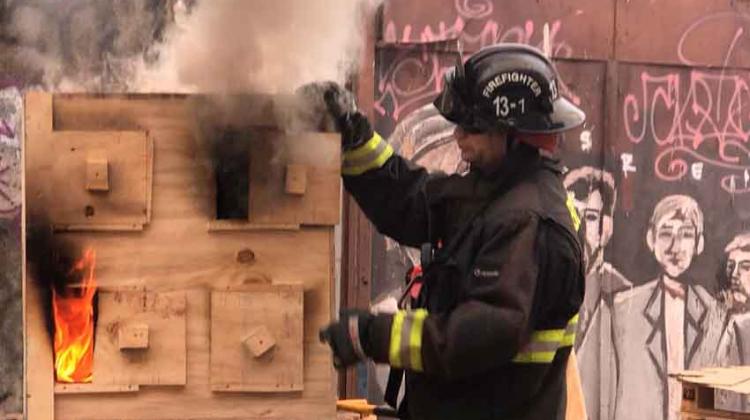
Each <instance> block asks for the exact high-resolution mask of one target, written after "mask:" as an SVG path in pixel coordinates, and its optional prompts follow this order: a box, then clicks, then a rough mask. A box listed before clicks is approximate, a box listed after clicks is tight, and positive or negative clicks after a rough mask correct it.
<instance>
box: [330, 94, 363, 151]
mask: <svg viewBox="0 0 750 420" xmlns="http://www.w3.org/2000/svg"><path fill="white" fill-rule="evenodd" d="M324 99H325V102H326V106H327V107H328V112H329V113H330V114H331V117H333V120H334V121H335V122H336V128H337V129H338V130H339V132H340V133H341V147H342V148H343V149H344V150H351V149H355V148H357V147H359V146H361V145H363V144H365V142H367V141H368V140H370V139H371V138H372V136H373V134H374V132H373V130H372V126H371V125H370V122H369V121H368V120H367V117H365V116H364V115H363V114H362V113H361V112H359V111H357V107H356V105H354V95H352V93H351V92H349V91H348V90H346V89H344V88H342V87H341V86H339V85H337V84H332V85H330V87H329V88H328V89H327V90H326V92H325V94H324Z"/></svg>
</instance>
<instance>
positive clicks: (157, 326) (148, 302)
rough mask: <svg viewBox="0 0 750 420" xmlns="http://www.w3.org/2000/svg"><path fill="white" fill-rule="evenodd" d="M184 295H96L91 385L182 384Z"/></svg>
mask: <svg viewBox="0 0 750 420" xmlns="http://www.w3.org/2000/svg"><path fill="white" fill-rule="evenodd" d="M185 310H186V303H185V292H169V293H152V292H143V291H126V292H113V293H105V292H102V293H100V294H99V319H98V320H97V324H96V342H95V344H94V374H93V384H94V385H96V384H99V385H112V384H127V385H185V383H186V366H187V357H186V324H185Z"/></svg>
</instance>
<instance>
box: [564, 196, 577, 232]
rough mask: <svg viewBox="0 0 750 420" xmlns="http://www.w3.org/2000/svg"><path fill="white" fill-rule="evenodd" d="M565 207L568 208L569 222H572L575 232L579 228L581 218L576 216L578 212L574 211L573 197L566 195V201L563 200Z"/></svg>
mask: <svg viewBox="0 0 750 420" xmlns="http://www.w3.org/2000/svg"><path fill="white" fill-rule="evenodd" d="M565 205H566V206H567V207H568V213H570V220H571V221H572V222H573V228H575V230H576V232H578V229H580V228H581V218H580V216H578V210H576V206H575V204H573V196H571V195H570V194H568V199H567V200H565Z"/></svg>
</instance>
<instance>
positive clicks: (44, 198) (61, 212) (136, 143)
mask: <svg viewBox="0 0 750 420" xmlns="http://www.w3.org/2000/svg"><path fill="white" fill-rule="evenodd" d="M26 106H27V108H28V109H27V110H26V124H27V126H28V127H29V129H28V130H26V142H25V147H26V151H25V155H26V170H27V173H33V174H34V176H32V177H28V178H27V197H33V198H34V199H33V200H29V201H28V204H29V205H30V206H32V208H30V209H29V210H30V211H31V212H32V213H36V212H39V213H41V214H47V215H48V216H49V218H50V222H51V223H52V224H53V225H54V226H55V228H56V229H57V230H142V229H143V226H144V225H145V224H147V223H148V222H149V221H150V217H151V189H152V178H153V176H152V173H153V139H151V137H149V135H148V134H147V133H146V132H145V131H56V130H54V129H53V126H52V119H53V114H54V110H53V108H52V97H51V95H49V94H42V93H36V94H30V95H28V96H27V99H26Z"/></svg>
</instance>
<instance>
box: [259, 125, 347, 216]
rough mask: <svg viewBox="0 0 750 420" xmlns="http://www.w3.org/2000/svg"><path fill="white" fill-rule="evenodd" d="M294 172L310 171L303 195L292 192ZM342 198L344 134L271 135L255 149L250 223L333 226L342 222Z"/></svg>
mask: <svg viewBox="0 0 750 420" xmlns="http://www.w3.org/2000/svg"><path fill="white" fill-rule="evenodd" d="M290 166H291V167H297V168H301V167H304V168H305V171H304V173H305V183H304V185H305V186H304V194H303V195H299V194H289V193H288V192H287V180H288V177H287V173H288V171H287V168H288V167H290ZM297 171H299V170H297ZM295 188H300V187H295ZM297 191H299V190H297ZM340 196H341V140H340V138H339V135H338V134H332V133H314V132H303V133H298V134H290V135H286V134H284V133H281V132H275V131H268V132H266V133H265V137H264V138H262V139H258V141H255V142H253V143H252V144H251V150H250V195H249V200H250V204H249V209H250V212H249V219H250V222H253V223H259V224H263V223H281V224H299V225H320V226H333V225H335V224H337V223H338V222H339V217H340V207H341V204H340Z"/></svg>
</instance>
